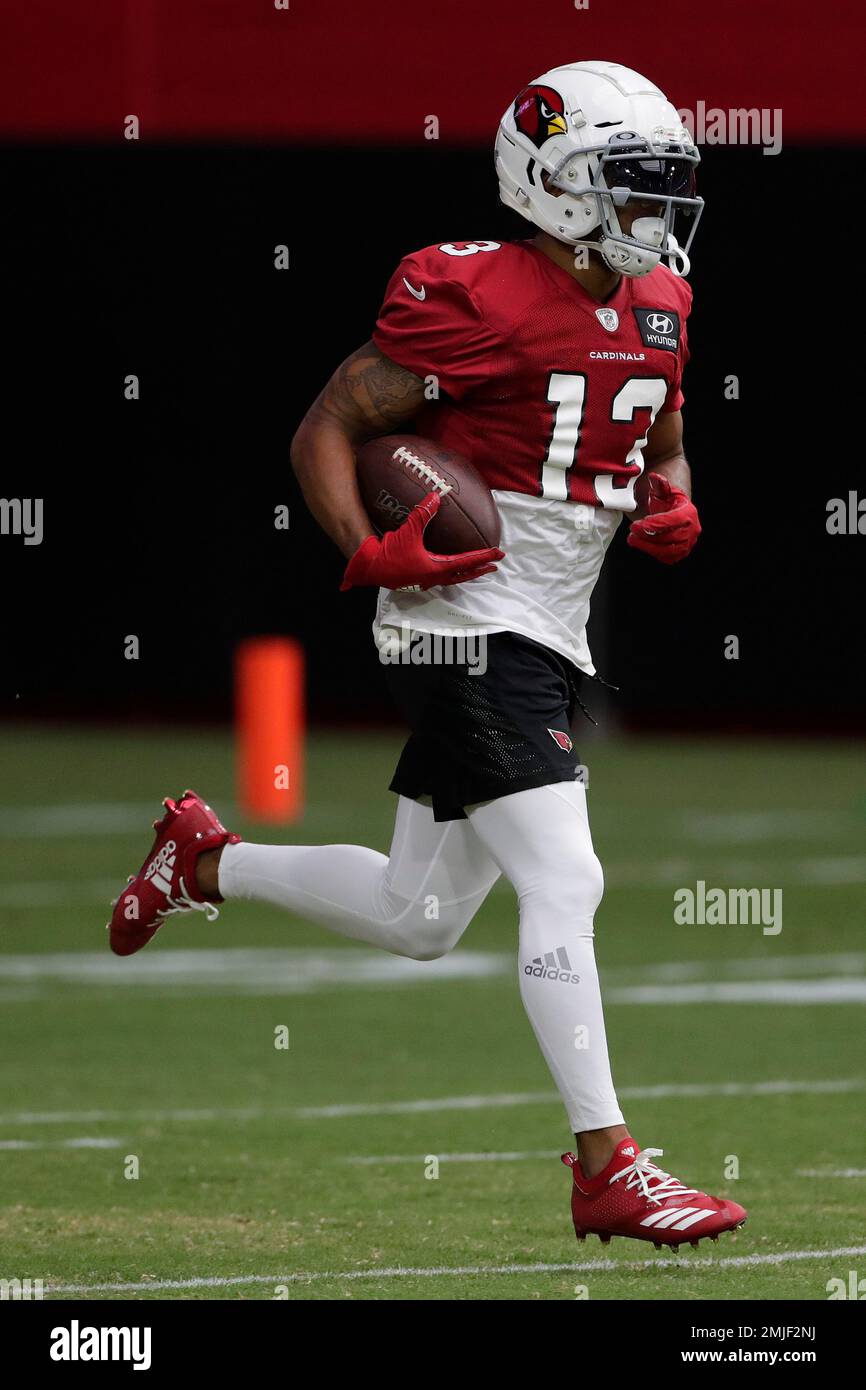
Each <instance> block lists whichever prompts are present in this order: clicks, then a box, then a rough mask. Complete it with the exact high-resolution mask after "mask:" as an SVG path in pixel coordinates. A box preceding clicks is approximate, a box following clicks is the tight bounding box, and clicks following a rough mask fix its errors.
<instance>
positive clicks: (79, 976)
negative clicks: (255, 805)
mask: <svg viewBox="0 0 866 1390" xmlns="http://www.w3.org/2000/svg"><path fill="white" fill-rule="evenodd" d="M46 900H47V899H46ZM107 912H108V908H107V907H106V915H107ZM758 940H760V938H758ZM515 970H516V959H515V957H514V956H513V955H512V954H511V953H506V952H499V951H472V950H469V949H466V948H465V947H462V948H461V949H459V950H457V951H454V952H453V953H452V954H451V955H448V956H445V957H443V958H442V959H440V960H435V961H416V960H410V959H407V958H404V957H400V956H392V955H388V954H387V953H385V952H377V951H374V950H372V949H370V948H368V947H361V948H358V947H356V946H352V947H349V946H344V947H334V946H328V945H323V946H322V947H294V948H293V947H255V946H252V947H243V946H238V947H224V948H223V947H220V948H213V947H207V946H202V947H199V948H198V949H196V950H188V949H175V948H172V947H170V946H169V947H168V948H167V949H162V948H157V949H155V950H153V951H150V952H147V953H146V954H145V955H143V956H139V957H136V959H135V961H133V962H129V961H126V960H118V959H117V958H116V957H115V956H112V955H111V954H110V952H108V951H107V950H99V951H65V952H56V951H47V952H42V953H40V952H32V953H29V954H26V955H24V954H16V955H13V954H8V955H2V954H0V997H2V998H3V999H4V1000H6V1001H8V1002H14V1001H15V998H16V993H17V992H18V991H21V993H22V997H23V998H26V999H27V1000H28V1001H29V1000H32V999H33V998H34V991H37V992H38V991H40V990H44V991H47V990H49V989H56V988H66V989H69V988H77V989H78V990H79V991H81V990H90V989H100V988H105V989H108V988H110V989H112V990H117V989H125V990H136V991H141V990H147V991H150V992H151V994H152V993H153V992H156V993H157V994H160V995H170V994H171V993H172V992H173V991H174V990H178V989H183V990H185V991H187V992H190V991H194V992H196V993H214V994H232V995H242V994H262V993H264V994H274V995H282V996H285V995H295V994H311V993H317V992H321V991H323V990H332V989H334V988H335V987H339V988H357V989H377V988H381V987H388V986H394V985H397V986H402V985H406V984H411V985H413V986H414V985H418V984H425V983H437V982H440V981H444V980H486V979H499V978H505V977H511V976H512V975H513V973H514V971H515ZM602 978H603V984H604V988H605V999H606V1002H607V1003H608V1004H611V1005H626V1006H631V1005H639V1006H646V1005H659V1004H660V1005H663V1006H664V1005H668V1006H672V1005H693V1004H707V1003H709V1004H723V1005H724V1004H766V1003H770V1004H793V1005H817V1004H862V1003H864V1002H866V954H864V953H863V952H858V951H847V952H841V951H840V952H828V953H826V954H803V955H802V956H795V955H779V956H778V957H776V956H775V955H774V947H773V945H772V944H764V953H763V954H762V955H756V956H754V957H748V956H747V957H736V958H725V957H723V958H721V959H716V958H710V959H705V960H685V961H676V960H675V961H658V962H652V963H648V964H638V965H626V966H618V967H614V968H612V969H610V970H605V971H603V974H602Z"/></svg>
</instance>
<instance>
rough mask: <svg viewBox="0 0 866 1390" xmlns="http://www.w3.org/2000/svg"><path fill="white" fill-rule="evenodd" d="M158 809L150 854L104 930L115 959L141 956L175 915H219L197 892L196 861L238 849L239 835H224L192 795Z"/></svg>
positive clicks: (195, 796)
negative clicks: (205, 854)
mask: <svg viewBox="0 0 866 1390" xmlns="http://www.w3.org/2000/svg"><path fill="white" fill-rule="evenodd" d="M162 804H163V806H165V808H166V811H165V815H164V816H163V818H162V820H160V821H154V822H153V828H154V830H155V831H156V839H155V840H154V842H153V846H152V848H151V851H150V854H149V855H148V856H147V858H146V859H145V861H144V863H143V864H142V866H141V868H140V869H139V871H138V873H137V874H136V875H135V876H134V877H131V878H130V879H129V882H128V884H127V887H126V889H125V891H124V892H123V893H121V895H120V897H119V898H117V899H116V900H115V903H114V912H113V913H112V917H111V921H110V922H109V923H108V931H109V932H110V933H111V934H110V937H109V941H110V943H111V949H112V951H113V952H114V954H115V955H116V956H131V955H133V953H134V952H135V951H140V950H141V948H142V946H146V945H147V943H148V941H149V940H150V938H151V937H152V936H153V934H154V932H155V931H157V930H158V929H159V928H160V927H161V926H162V924H163V922H164V921H165V919H166V917H170V916H171V915H172V914H173V913H175V912H189V911H191V910H193V909H194V910H195V911H196V912H204V913H206V914H207V918H208V921H209V922H212V921H213V920H214V918H215V917H218V916H219V911H218V910H217V908H216V907H215V906H214V902H213V901H210V900H207V899H205V898H203V897H202V895H201V893H200V892H199V889H198V884H197V883H196V877H195V861H196V859H197V858H198V856H199V855H200V854H201V853H203V851H204V850H208V849H219V847H220V845H236V844H237V843H238V841H239V840H240V838H241V837H240V835H233V834H231V833H230V832H229V831H228V830H226V828H225V826H223V825H221V824H220V822H219V821H218V820H217V818H216V816H215V815H214V813H213V811H212V810H211V808H210V807H209V806H206V805H205V803H204V802H203V801H202V799H201V797H200V796H197V795H196V793H195V792H191V791H186V792H184V794H183V796H182V797H181V798H180V800H179V801H172V800H171V797H168V796H167V797H166V798H165V800H164V801H163V803H162ZM215 901H216V902H222V898H217V899H216V900H215Z"/></svg>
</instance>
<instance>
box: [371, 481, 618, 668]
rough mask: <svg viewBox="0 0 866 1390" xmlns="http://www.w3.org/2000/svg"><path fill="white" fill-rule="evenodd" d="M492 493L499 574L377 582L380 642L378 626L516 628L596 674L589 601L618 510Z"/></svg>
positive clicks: (375, 630) (421, 629)
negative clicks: (420, 583)
mask: <svg viewBox="0 0 866 1390" xmlns="http://www.w3.org/2000/svg"><path fill="white" fill-rule="evenodd" d="M493 496H494V497H495V498H496V503H497V506H498V508H499V514H500V517H501V519H502V539H501V541H500V549H502V550H504V551H505V559H504V560H500V562H499V565H498V568H497V570H496V573H495V574H485V575H483V576H482V578H481V579H473V580H471V581H470V582H469V583H467V584H447V585H441V586H439V587H437V588H435V589H427V590H425V591H421V592H417V593H415V592H405V591H402V590H393V589H380V590H379V604H378V608H377V611H376V618H375V621H374V623H373V634H374V637H375V638H376V641H377V643H378V644H379V645H381V642H382V640H383V638H382V637H381V636H380V634H381V632H382V629H383V628H389V629H392V628H398V629H399V628H403V629H404V630H405V629H408V630H410V631H417V632H454V631H460V632H467V633H468V632H477V633H481V632H486V633H492V632H517V633H520V634H521V635H522V636H524V637H531V638H532V639H533V640H534V641H536V642H541V643H542V644H543V645H544V646H545V647H550V648H551V649H552V650H553V651H555V652H558V653H559V654H560V656H564V657H565V658H566V660H568V661H571V662H573V663H574V665H575V666H577V667H578V669H579V670H581V671H585V672H586V673H587V674H588V675H594V673H595V667H594V666H593V664H592V657H591V655H590V651H589V646H588V644H587V640H586V624H587V619H588V618H589V601H590V596H591V594H592V591H593V589H594V588H595V584H596V580H597V579H598V576H599V573H600V571H601V566H602V563H603V561H604V557H605V553H606V551H607V547H608V546H609V545H610V542H611V540H612V538H613V534H614V532H615V531H616V528H617V526H618V525H619V523H620V521H621V520H622V512H620V511H614V510H610V509H608V508H605V507H588V506H583V505H582V504H580V503H574V502H555V501H551V500H549V499H547V498H543V497H530V496H528V495H527V494H525V493H521V492H498V491H495V492H494V493H493Z"/></svg>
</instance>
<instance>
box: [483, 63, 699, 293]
mask: <svg viewBox="0 0 866 1390" xmlns="http://www.w3.org/2000/svg"><path fill="white" fill-rule="evenodd" d="M699 162H700V155H699V154H698V151H697V149H696V147H695V144H694V141H693V140H692V138H691V136H690V134H689V132H688V130H686V128H685V126H684V125H683V123H682V121H681V120H680V118H679V116H678V114H677V112H676V110H675V109H674V107H673V106H672V105H671V103H670V102H669V101H668V99H667V97H666V96H665V95H664V93H663V92H660V91H659V89H658V87H655V86H654V85H653V83H652V82H650V81H648V79H647V78H646V77H641V75H640V73H638V72H634V71H633V70H632V69H631V68H624V67H621V66H620V64H619V63H604V62H600V61H597V62H593V61H590V62H586V63H569V64H567V65H566V66H565V67H561V68H553V69H551V71H550V72H546V73H543V74H542V76H541V77H539V78H537V79H536V81H535V82H532V83H530V85H529V86H528V87H525V88H524V90H523V91H522V92H521V93H520V95H519V96H518V97H517V99H516V100H515V101H514V102H513V103H512V105H511V106H510V107H509V108H508V110H507V111H506V113H505V115H504V116H503V117H502V120H501V122H500V125H499V131H498V133H497V136H496V172H497V175H498V177H499V196H500V198H501V199H502V202H503V203H505V205H506V207H510V208H514V209H515V210H516V211H517V212H519V213H521V214H522V215H523V216H524V217H526V218H528V220H529V221H530V222H533V223H534V224H535V225H536V226H537V227H539V228H541V229H542V230H543V231H545V232H549V233H550V235H551V236H554V237H556V238H557V240H558V241H565V242H568V243H569V244H570V245H572V246H587V247H590V248H592V249H593V250H596V251H599V252H600V253H601V255H602V256H603V258H604V260H605V262H606V264H607V265H608V266H610V268H611V270H616V271H619V272H620V273H621V274H623V275H646V274H647V273H648V272H649V271H651V270H652V269H653V268H654V267H655V266H657V265H658V263H659V261H660V260H661V258H662V256H665V257H667V258H668V263H669V265H670V268H671V270H672V271H674V273H675V274H677V275H687V274H688V272H689V264H690V263H689V257H688V250H689V247H690V246H691V244H692V239H693V237H694V234H695V229H696V228H697V224H698V220H699V218H700V215H701V212H702V210H703V206H704V200H703V198H698V197H696V196H695V166H696V165H697V164H698V163H699ZM543 174H546V175H547V178H546V180H543V177H542V176H543ZM545 182H546V183H547V187H545ZM630 201H642V202H651V203H654V204H658V205H659V208H660V210H663V211H662V215H659V216H657V217H638V218H635V220H634V221H633V223H632V226H631V230H630V233H629V234H628V235H626V233H625V232H624V231H623V229H622V227H621V225H620V222H619V217H618V215H617V214H618V209H619V208H622V207H624V206H625V205H626V204H627V203H628V202H630ZM678 211H679V212H680V213H681V214H682V215H684V216H685V217H686V218H687V219H688V221H689V222H690V226H689V229H688V236H687V238H686V241H685V245H684V246H680V245H679V244H678V242H677V240H676V237H675V236H674V219H675V217H676V215H677V212H678Z"/></svg>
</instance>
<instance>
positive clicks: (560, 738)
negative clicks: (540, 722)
mask: <svg viewBox="0 0 866 1390" xmlns="http://www.w3.org/2000/svg"><path fill="white" fill-rule="evenodd" d="M547 732H548V733H549V734H550V737H551V738H552V739H553V741H554V743H555V744H556V746H557V748H561V749H562V751H563V753H570V752H571V750H572V748H573V747H574V744H573V743H572V741H571V739H570V738H569V736H568V734H564V733H563V732H562V730H561V729H548V731H547Z"/></svg>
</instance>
